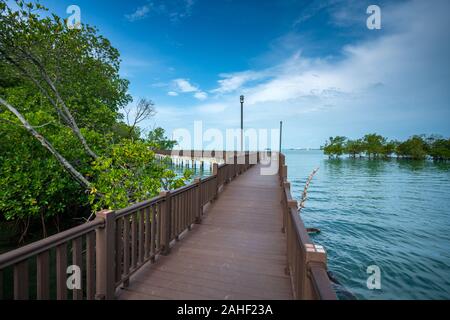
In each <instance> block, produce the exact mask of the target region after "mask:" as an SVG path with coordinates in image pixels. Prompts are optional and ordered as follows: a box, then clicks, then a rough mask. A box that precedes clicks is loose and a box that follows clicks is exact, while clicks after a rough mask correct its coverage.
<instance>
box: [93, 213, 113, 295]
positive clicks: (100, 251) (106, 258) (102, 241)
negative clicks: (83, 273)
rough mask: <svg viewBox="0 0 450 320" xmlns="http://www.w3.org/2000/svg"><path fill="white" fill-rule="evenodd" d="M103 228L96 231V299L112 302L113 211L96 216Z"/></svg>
mask: <svg viewBox="0 0 450 320" xmlns="http://www.w3.org/2000/svg"><path fill="white" fill-rule="evenodd" d="M96 219H102V220H103V221H104V226H103V227H101V228H98V229H97V230H96V249H95V252H96V264H97V265H96V279H97V281H96V282H97V286H96V287H97V290H96V299H98V300H104V299H106V300H112V299H114V296H115V289H116V286H115V260H116V259H115V254H116V216H115V214H114V211H111V210H102V211H100V212H98V213H97V214H96Z"/></svg>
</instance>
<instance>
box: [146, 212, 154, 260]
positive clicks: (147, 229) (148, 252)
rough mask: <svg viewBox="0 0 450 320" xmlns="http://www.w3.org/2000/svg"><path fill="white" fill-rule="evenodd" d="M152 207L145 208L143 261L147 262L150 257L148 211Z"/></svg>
mask: <svg viewBox="0 0 450 320" xmlns="http://www.w3.org/2000/svg"><path fill="white" fill-rule="evenodd" d="M152 208H153V206H150V207H148V208H145V240H144V241H145V245H144V252H145V257H144V258H145V260H147V259H148V258H149V257H150V252H151V251H152V250H151V243H150V242H151V240H150V237H151V234H150V233H152V232H151V226H150V219H151V218H150V211H151V210H152Z"/></svg>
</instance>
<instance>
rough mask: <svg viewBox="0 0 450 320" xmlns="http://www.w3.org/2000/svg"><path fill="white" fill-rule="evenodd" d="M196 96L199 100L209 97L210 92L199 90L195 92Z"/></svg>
mask: <svg viewBox="0 0 450 320" xmlns="http://www.w3.org/2000/svg"><path fill="white" fill-rule="evenodd" d="M194 97H195V98H196V99H198V100H205V99H206V98H208V94H206V92H204V91H197V92H196V93H195V94H194Z"/></svg>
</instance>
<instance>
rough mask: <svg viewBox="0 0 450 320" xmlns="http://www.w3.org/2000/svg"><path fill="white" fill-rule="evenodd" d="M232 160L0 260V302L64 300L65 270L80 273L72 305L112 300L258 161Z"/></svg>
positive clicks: (246, 156) (239, 156) (251, 157)
mask: <svg viewBox="0 0 450 320" xmlns="http://www.w3.org/2000/svg"><path fill="white" fill-rule="evenodd" d="M224 154H229V153H224ZM232 155H233V159H227V158H226V161H225V163H224V164H221V165H218V164H217V163H216V164H214V165H213V174H212V175H211V176H209V177H207V178H203V179H200V178H197V179H195V181H194V182H193V183H191V184H189V185H186V186H183V187H181V188H178V189H176V190H171V191H162V192H161V193H160V194H159V195H158V196H156V197H154V198H153V199H150V200H147V201H144V202H141V203H137V204H134V205H131V206H129V207H127V208H125V209H121V210H117V211H111V210H104V211H101V212H98V213H97V215H96V219H95V220H94V221H91V222H87V223H85V224H83V225H80V226H77V227H74V228H72V229H69V230H66V231H64V232H60V233H58V234H56V235H54V236H51V237H48V238H45V239H43V240H40V241H37V242H34V243H31V244H29V245H26V246H24V247H21V248H19V249H16V250H13V251H10V252H7V253H5V254H2V255H0V299H2V298H3V297H4V298H9V299H10V298H13V299H30V298H32V299H34V298H35V299H54V298H56V299H58V300H65V299H67V298H68V295H67V293H68V289H67V287H68V286H67V279H68V276H70V274H71V272H74V271H73V270H72V269H69V270H68V269H67V267H68V266H70V265H72V266H76V267H79V268H80V269H79V270H80V271H81V273H82V277H81V279H80V280H81V281H80V283H79V284H78V285H77V282H76V281H75V280H74V284H75V287H74V289H73V290H72V298H73V299H114V296H115V291H116V289H117V288H118V287H119V286H124V287H126V286H128V284H129V279H130V276H131V275H132V274H133V273H134V272H136V271H137V270H138V269H139V268H140V267H142V266H143V265H144V264H146V263H152V262H154V261H155V259H156V257H157V256H158V255H159V254H162V255H167V254H169V253H170V246H171V242H172V241H178V240H179V237H180V235H181V234H182V233H183V232H185V231H186V230H190V229H191V227H192V225H193V224H195V223H201V221H202V218H203V207H204V206H205V205H206V204H208V203H209V202H210V201H213V200H214V199H215V198H217V196H218V193H219V190H220V188H221V187H222V186H223V185H224V184H226V183H228V182H229V181H230V180H232V179H233V178H234V177H236V176H237V175H239V174H241V173H243V172H244V171H246V170H247V169H248V168H249V167H251V166H252V165H253V164H254V163H256V161H257V160H258V156H257V155H256V153H253V154H252V153H236V152H234V153H232ZM252 161H253V162H252ZM30 264H32V265H33V266H34V267H35V268H29V265H30ZM76 267H75V268H76ZM11 269H12V273H13V276H12V277H9V279H11V278H12V282H13V283H12V286H10V289H11V290H12V294H11V292H6V294H5V292H4V287H7V286H6V285H4V283H3V282H4V279H6V278H7V277H5V276H4V275H5V272H10V271H11ZM31 271H34V272H31ZM68 271H69V274H68V273H67V272H68ZM33 274H34V275H36V279H34V277H33V276H32V277H30V275H33ZM74 274H76V271H75V273H74ZM55 278H56V281H54V279H55ZM30 288H31V289H32V290H30ZM30 291H33V292H30Z"/></svg>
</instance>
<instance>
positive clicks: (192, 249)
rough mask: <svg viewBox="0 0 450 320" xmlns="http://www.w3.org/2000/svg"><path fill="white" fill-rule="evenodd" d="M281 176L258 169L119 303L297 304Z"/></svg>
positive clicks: (144, 271) (146, 270) (227, 190)
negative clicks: (289, 264) (288, 271)
mask: <svg viewBox="0 0 450 320" xmlns="http://www.w3.org/2000/svg"><path fill="white" fill-rule="evenodd" d="M280 199H281V188H280V186H279V180H278V175H269V176H262V175H260V165H255V166H254V167H252V168H250V169H249V170H248V171H246V172H245V173H244V174H242V175H241V176H239V177H237V178H236V179H235V180H233V181H232V182H230V184H228V185H226V186H225V187H224V190H223V191H222V192H221V193H220V194H219V197H218V199H217V200H216V201H214V202H213V203H212V204H211V205H209V207H208V208H207V209H206V217H205V218H204V219H203V222H202V224H200V225H195V226H194V227H193V228H192V230H191V231H188V232H186V233H185V234H184V235H183V236H182V237H180V241H179V242H176V243H175V245H174V246H173V247H172V250H171V252H170V254H169V255H167V256H160V257H159V258H158V259H157V261H156V262H155V263H154V264H150V263H148V264H147V265H145V266H143V267H142V268H141V269H140V270H138V271H137V272H136V274H134V275H133V276H132V277H131V279H130V284H129V286H128V287H127V288H123V289H119V291H118V293H117V297H118V299H292V288H291V282H290V278H289V276H287V275H286V274H285V272H284V270H285V267H286V259H287V258H286V238H285V235H284V234H283V233H282V232H281V227H282V206H281V204H280Z"/></svg>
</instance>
